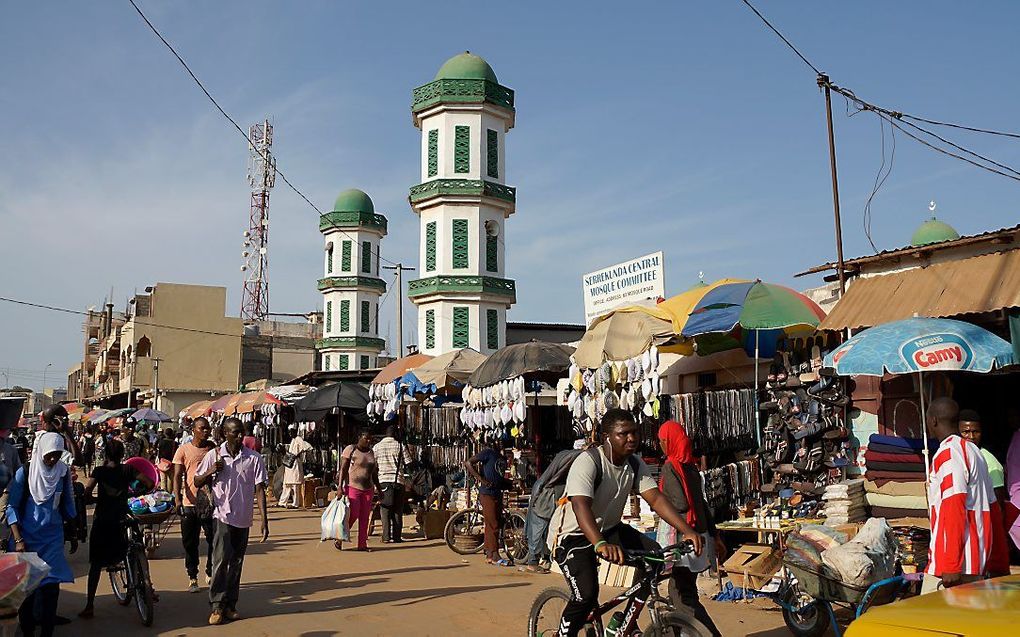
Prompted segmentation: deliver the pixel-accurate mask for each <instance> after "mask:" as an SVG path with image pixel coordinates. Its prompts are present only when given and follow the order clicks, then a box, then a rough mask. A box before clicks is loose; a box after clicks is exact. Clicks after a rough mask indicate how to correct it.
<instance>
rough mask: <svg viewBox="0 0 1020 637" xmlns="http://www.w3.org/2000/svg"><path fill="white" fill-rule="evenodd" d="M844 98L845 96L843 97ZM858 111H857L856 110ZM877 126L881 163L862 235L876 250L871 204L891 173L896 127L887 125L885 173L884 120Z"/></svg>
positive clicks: (865, 212)
mask: <svg viewBox="0 0 1020 637" xmlns="http://www.w3.org/2000/svg"><path fill="white" fill-rule="evenodd" d="M844 99H845V98H844ZM858 112H859V111H858ZM878 127H879V129H880V131H881V134H882V164H881V165H880V166H879V167H878V172H877V173H875V185H874V187H873V188H872V189H871V195H869V196H868V201H867V203H865V204H864V236H865V237H867V238H868V243H870V244H871V249H872V250H874V251H875V252H878V248H877V247H876V246H875V242H874V241H873V240H872V238H871V204H872V202H873V201H874V199H875V195H877V194H878V191H879V189H881V188H882V186H883V185H884V184H885V180H886V179H888V178H889V175H890V174H891V173H892V169H893V162H895V161H896V129H894V128H893V127H891V126H890V127H889V134H890V137H891V138H892V153H891V154H890V156H889V167H888V169H887V170H885V174H884V175H883V174H882V171H883V170H884V169H886V162H885V121H884V120H882V119H881V118H879V120H878Z"/></svg>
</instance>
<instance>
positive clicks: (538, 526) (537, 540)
mask: <svg viewBox="0 0 1020 637" xmlns="http://www.w3.org/2000/svg"><path fill="white" fill-rule="evenodd" d="M548 533H549V520H546V519H545V518H541V517H539V516H537V515H535V514H534V513H532V512H531V511H528V515H526V516H525V517H524V535H525V537H527V538H528V564H530V565H536V564H538V562H539V561H540V560H541V559H542V557H543V556H545V555H547V554H548V553H549V549H548V547H546V543H545V538H546V535H548Z"/></svg>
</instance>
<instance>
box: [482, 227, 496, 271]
mask: <svg viewBox="0 0 1020 637" xmlns="http://www.w3.org/2000/svg"><path fill="white" fill-rule="evenodd" d="M496 241H497V239H496V237H493V236H491V235H490V236H486V237H485V269H486V271H488V272H497V271H499V256H498V255H499V246H497V245H496Z"/></svg>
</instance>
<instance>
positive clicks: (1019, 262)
mask: <svg viewBox="0 0 1020 637" xmlns="http://www.w3.org/2000/svg"><path fill="white" fill-rule="evenodd" d="M1011 307H1020V250H1011V251H1009V252H997V253H994V254H986V255H982V256H979V257H972V258H970V259H961V260H959V261H951V262H946V263H939V264H936V265H930V266H928V267H924V268H914V269H912V270H904V271H903V272H897V273H894V274H886V275H882V276H874V277H866V278H859V279H855V280H854V282H853V285H851V286H850V289H849V290H847V292H846V296H844V297H843V298H842V299H840V300H839V302H838V303H836V306H835V307H834V308H833V310H832V312H830V313H829V315H828V316H826V317H825V319H824V320H823V321H822V323H821V325H819V326H818V329H820V330H844V329H847V328H850V329H857V328H861V327H870V326H872V325H879V324H881V323H888V322H890V321H898V320H900V319H905V318H910V317H912V316H915V315H917V316H931V317H947V316H956V315H958V314H971V313H978V312H994V311H997V310H1001V309H1003V308H1011Z"/></svg>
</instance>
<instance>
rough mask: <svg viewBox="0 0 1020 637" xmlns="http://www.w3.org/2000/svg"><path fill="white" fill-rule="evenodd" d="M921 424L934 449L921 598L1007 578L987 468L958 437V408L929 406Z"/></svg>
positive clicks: (947, 403)
mask: <svg viewBox="0 0 1020 637" xmlns="http://www.w3.org/2000/svg"><path fill="white" fill-rule="evenodd" d="M926 424H927V428H928V432H929V433H930V434H931V435H932V436H934V437H935V438H937V439H938V440H939V448H938V450H937V451H936V452H935V456H934V458H933V460H932V463H931V475H930V476H929V481H928V504H929V507H930V519H931V545H930V547H929V549H928V567H927V568H926V569H925V572H924V581H923V582H922V585H921V594H922V595H923V594H925V593H933V592H935V591H936V590H938V589H939V588H942V587H945V588H950V587H953V586H956V585H958V584H965V583H967V582H973V581H975V580H979V579H983V578H984V577H985V576H986V575H988V574H999V573H1001V572H1002V571H1003V569H1005V572H1006V573H1008V572H1009V553H1008V551H1007V549H1006V537H1005V530H1004V529H1003V526H1002V518H1001V516H1000V514H999V505H998V503H997V502H996V501H995V493H994V492H993V490H992V481H991V479H990V478H989V477H988V466H987V465H986V464H985V458H984V456H983V455H981V451H980V450H979V449H978V448H977V446H976V445H974V443H972V442H969V441H967V440H964V439H963V438H961V437H960V407H959V405H957V404H956V401H955V400H953V399H952V398H938V399H936V400H934V401H933V402H932V404H931V406H930V407H929V408H928V414H927V423H926Z"/></svg>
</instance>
